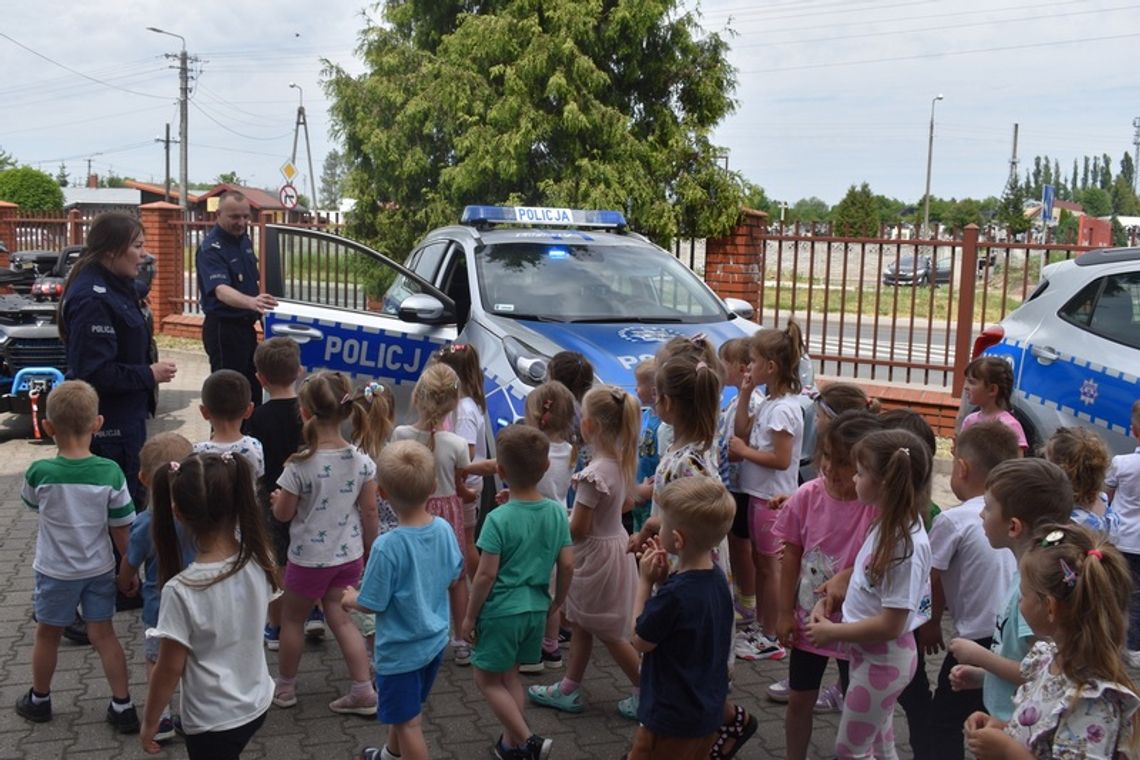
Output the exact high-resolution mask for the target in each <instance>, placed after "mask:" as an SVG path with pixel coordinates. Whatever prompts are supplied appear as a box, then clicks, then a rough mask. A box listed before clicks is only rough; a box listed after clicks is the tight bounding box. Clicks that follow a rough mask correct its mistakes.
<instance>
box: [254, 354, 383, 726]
mask: <svg viewBox="0 0 1140 760" xmlns="http://www.w3.org/2000/svg"><path fill="white" fill-rule="evenodd" d="M298 401H299V402H300V405H301V418H302V419H303V420H304V421H305V424H304V428H303V430H302V437H303V438H304V440H305V448H304V450H303V451H301V452H299V453H297V454H294V455H293V456H291V457H290V458H289V460H288V461H287V462H286V463H285V470H284V472H282V474H281V478H280V479H279V480H278V481H277V484H278V486H279V488H278V489H277V490H276V491H274V493H273V498H272V501H273V516H274V517H276V518H277V519H278V520H280V521H282V522H289V521H292V522H291V524H290V526H289V561H288V564H286V566H285V596H284V599H283V601H282V606H281V648H280V653H279V655H278V659H277V664H278V677H277V689H276V692H275V694H274V696H273V703H274V704H275V705H277V706H278V707H282V708H289V707H293V706H294V705H296V704H297V669H298V667H299V665H300V663H301V648H302V644H303V639H304V630H303V629H304V623H305V618H306V617H307V616H308V614H309V612H310V610H311V609H312V608H313V605H314V603H316V602H318V601H320V602H321V603H322V605H323V607H324V611H325V619H326V622H327V624H328V627H329V629H330V630H331V631H332V633H333V636H334V637H335V638H336V641H337V644H338V646H339V647H340V651H341V654H342V655H343V656H344V660H345V663H346V664H347V665H348V674H349V677H350V678H351V679H352V687H351V690H350V691H349V693H348V694H346V695H344V696H342V697H339V698H337V699H335V700H333V701H332V702H331V703H329V709H330V710H332V711H333V712H336V713H348V714H355V715H374V714H375V713H376V692H375V690H373V688H372V681H371V675H370V673H369V663H368V651H367V649H366V648H365V644H364V638H363V637H362V636H361V635H360V631H358V630H357V629H356V626H354V625H353V624H352V620H351V619H350V618H349V616H348V613H347V612H345V610H344V608H343V607H342V606H341V604H340V601H341V597H342V596H344V591H345V589H346V588H348V587H350V586H353V585H355V584H356V583H357V582H358V581H359V580H360V574H361V572H362V571H363V569H364V562H365V560H366V556H365V555H366V553H367V550H368V549H369V548H370V547H371V546H372V542H373V541H374V540H375V539H376V533H377V515H376V480H375V476H376V465H375V463H374V462H373V461H372V458H371V457H369V456H368V455H367V454H366V453H364V451H362V450H361V449H360V448H359V447H358V446H356V445H354V444H352V443H349V442H348V441H346V440H345V439H344V438H343V437H342V436H341V432H340V431H341V424H342V423H343V422H344V421H345V420H347V419H349V418H350V417H351V419H352V431H353V438H355V439H356V440H357V441H361V442H365V441H369V440H370V436H371V434H372V432H373V431H374V429H376V428H377V427H379V426H381V425H383V424H384V423H385V422H386V420H387V413H386V411H385V410H384V409H383V407H381V406H379V405H371V406H370V405H369V404H367V402H366V401H365V399H364V398H363V396H362V395H360V394H356V395H354V394H353V390H352V386H351V385H349V383H348V378H346V377H345V376H344V375H341V374H340V373H334V372H318V373H316V374H315V375H310V376H309V377H308V378H306V379H305V382H304V383H303V384H302V385H301V390H300V393H299V394H298ZM365 446H366V447H368V448H375V447H374V446H368V445H367V444H365Z"/></svg>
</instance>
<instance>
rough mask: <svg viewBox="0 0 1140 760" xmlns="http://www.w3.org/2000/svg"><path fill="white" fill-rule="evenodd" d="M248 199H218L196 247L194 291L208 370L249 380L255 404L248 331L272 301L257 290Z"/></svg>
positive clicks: (228, 195) (253, 340)
mask: <svg viewBox="0 0 1140 760" xmlns="http://www.w3.org/2000/svg"><path fill="white" fill-rule="evenodd" d="M249 219H250V213H249V201H247V200H246V198H245V196H244V195H242V194H241V193H239V192H236V191H233V190H230V191H227V192H225V193H222V195H221V196H220V197H219V199H218V220H217V224H216V225H215V226H214V228H213V229H212V230H210V232H209V234H207V235H206V237H205V238H203V240H202V244H201V245H200V246H198V256H197V269H198V290H199V292H200V293H201V296H202V297H201V303H202V311H203V312H204V313H205V315H206V319H205V321H204V323H203V324H202V343H203V344H204V346H205V348H206V355H207V356H209V357H210V371H211V372H216V371H217V370H219V369H232V370H236V371H238V372H240V373H242V374H243V375H245V376H246V377H247V378H248V379H249V387H250V389H251V390H252V391H253V402H254V404H258V403H260V402H261V394H260V393H259V392H258V389H259V388H260V387H261V386H260V385H258V382H257V375H256V373H255V371H254V368H253V351H254V349H255V348H257V333H256V331H255V329H254V327H255V325H256V324H257V322H258V320H260V319H261V315H263V314H264V313H265V312H267V311H270V310H272V309H273V308H274V307H275V306H277V299H276V298H274V297H273V296H272V295H270V294H269V293H262V292H260V291H261V280H260V275H259V272H258V267H257V257H256V256H254V255H253V241H251V240H250V238H249V233H248V227H249Z"/></svg>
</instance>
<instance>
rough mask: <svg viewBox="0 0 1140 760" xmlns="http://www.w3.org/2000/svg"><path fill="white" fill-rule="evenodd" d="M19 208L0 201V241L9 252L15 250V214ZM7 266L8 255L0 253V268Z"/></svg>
mask: <svg viewBox="0 0 1140 760" xmlns="http://www.w3.org/2000/svg"><path fill="white" fill-rule="evenodd" d="M19 210H20V207H19V206H17V205H16V204H15V203H9V202H8V201H0V241H3V242H4V245H5V246H7V248H8V251H9V252H14V251H15V250H16V214H17V212H19ZM7 266H8V254H7V253H0V267H7Z"/></svg>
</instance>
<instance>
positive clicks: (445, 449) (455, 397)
mask: <svg viewBox="0 0 1140 760" xmlns="http://www.w3.org/2000/svg"><path fill="white" fill-rule="evenodd" d="M458 404H459V376H458V375H456V374H455V370H453V369H452V368H451V367H449V366H447V365H446V364H432V365H431V366H429V367H428V368H427V369H425V370H424V373H423V374H422V375H421V376H420V379H419V381H418V382H416V387H415V388H414V389H413V390H412V407H413V408H414V409H415V411H416V415H417V419H416V421H415V423H414V424H411V425H400V426H399V427H397V428H396V429H395V430H394V431H393V432H392V440H393V441H405V440H409V441H417V442H418V443H422V444H423V445H424V446H427V447H428V450H430V451H431V452H432V456H434V457H435V488H436V490H435V493H434V494H432V497H431V498H430V499H428V503H427V510H428V513H429V514H432V515H435V516H436V517H442V518H443V519H444V520H446V521H447V524H448V525H450V526H451V528H452V530H454V531H455V539H456V541H458V542H459V549H460V551H462V552H463V556H464V558H466V556H467V550H466V548H465V546H466V539H467V535H466V531H465V530H464V527H463V503H464V502H465V501H470V500H471V499H473V498H474V496H473V494H471V493H470V492H469V491H468V490H467V488H466V487H465V485H464V482H463V476H462V474H461V472H460V471H461V470H462V469H463V468H465V467H467V466H468V465H469V464H470V463H471V455H470V453H469V451H470V450H469V449H468V447H467V441H465V440H463V439H462V438H460V437H459V436H458V435H456V434H455V433H449V432H447V431H445V430H443V429H442V428H443V423H444V420H446V419H447V418H448V416H449V415H450V414H451V413H452V412H454V411H455V408H456V407H457V406H458ZM465 561H466V559H465ZM466 607H467V584H465V583H457V584H455V585H454V586H453V587H452V589H451V620H452V623H453V625H456V626H458V622H459V621H460V620H462V619H463V611H464V609H466ZM455 632H456V637H455V638H454V639H453V640H452V648H453V649H454V650H455V663H456V664H457V665H469V664H471V648H470V646H469V645H468V644H467V642H465V641H464V640H463V639H462V638H460V637H459V636H458V633H459V630H458V627H456V631H455Z"/></svg>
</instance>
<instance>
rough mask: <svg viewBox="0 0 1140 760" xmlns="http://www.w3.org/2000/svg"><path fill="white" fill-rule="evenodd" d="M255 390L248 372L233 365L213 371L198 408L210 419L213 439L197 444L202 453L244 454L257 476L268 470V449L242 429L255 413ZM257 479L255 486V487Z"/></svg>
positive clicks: (205, 383) (203, 387) (195, 446)
mask: <svg viewBox="0 0 1140 760" xmlns="http://www.w3.org/2000/svg"><path fill="white" fill-rule="evenodd" d="M252 393H253V391H252V390H251V389H250V387H249V380H247V379H246V377H245V375H243V374H241V373H240V372H237V371H235V370H232V369H220V370H218V371H217V372H211V373H210V375H209V376H208V377H207V378H206V380H205V381H204V382H203V383H202V403H201V404H200V405H199V407H198V411H200V412H201V413H202V419H204V420H206V421H207V422H209V423H210V440H208V441H200V442H198V443H196V444H194V451H195V452H196V453H199V454H205V453H213V454H221V453H223V452H226V451H228V452H230V453H233V454H240V455H242V456H243V457H245V458H246V459H247V460H248V461H249V464H250V466H251V467H253V472H254V476H255V477H257V478H260V477H261V476H262V475H264V474H265V450H264V449H263V448H262V446H261V441H259V440H257V439H256V438H254V437H253V436H249V435H245V434H244V433H243V432H242V425H243V424H244V423H245V421H246V420H247V419H249V416H250V415H251V414H253V396H252ZM256 485H257V484H256V482H255V483H254V487H255V488H256Z"/></svg>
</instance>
